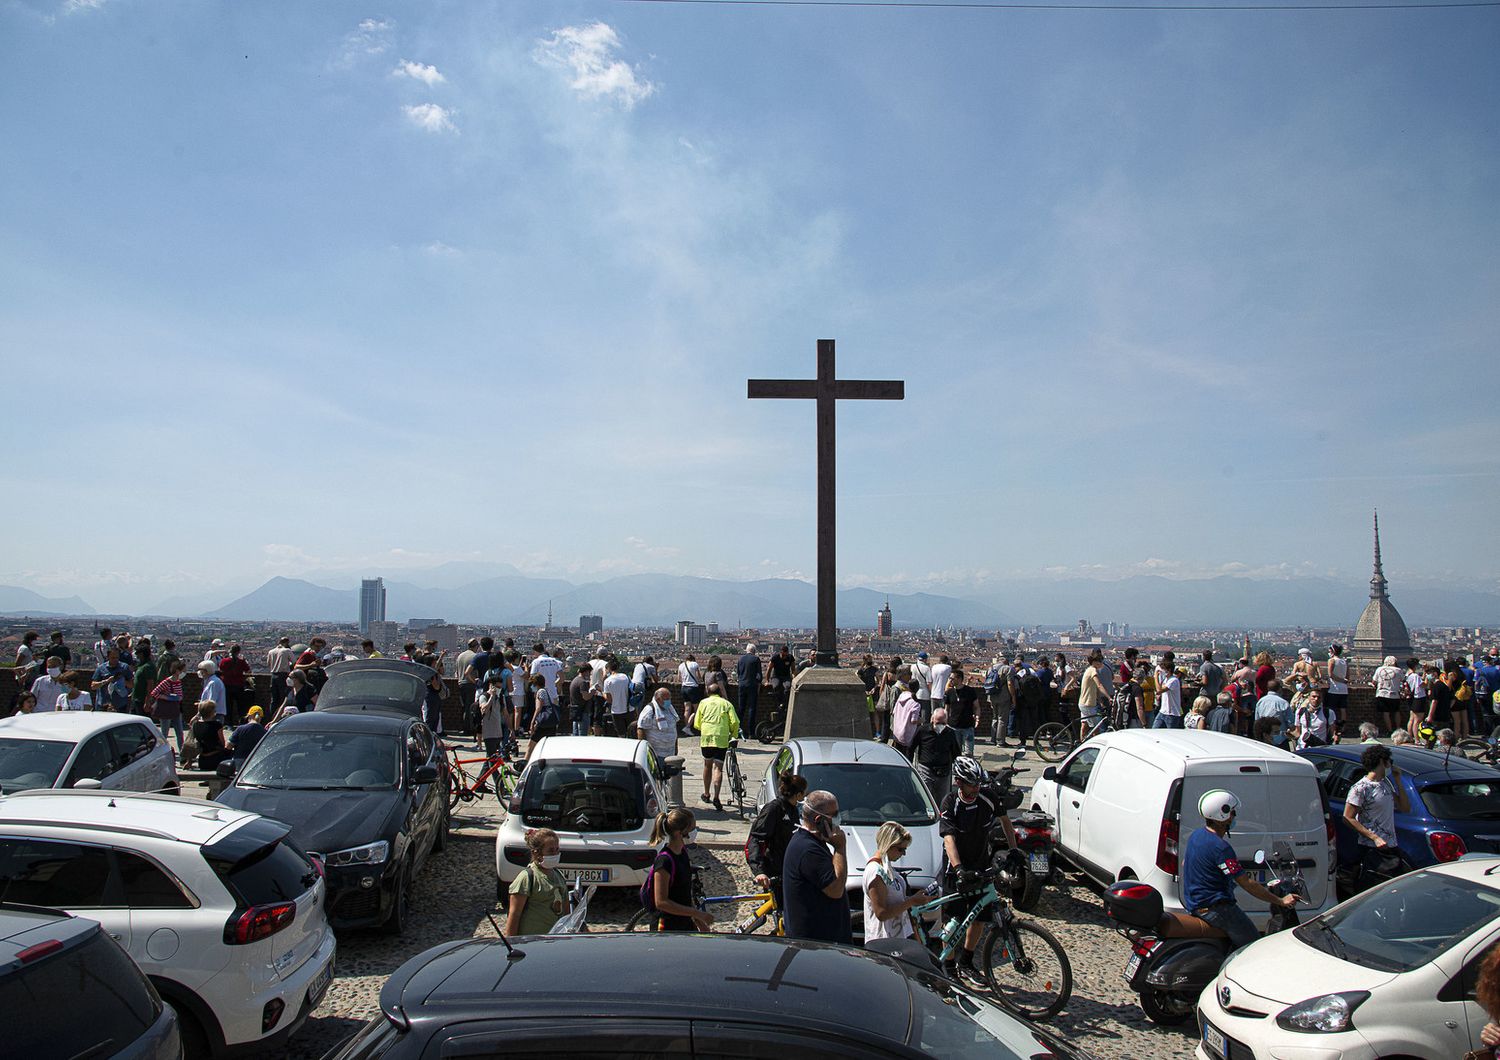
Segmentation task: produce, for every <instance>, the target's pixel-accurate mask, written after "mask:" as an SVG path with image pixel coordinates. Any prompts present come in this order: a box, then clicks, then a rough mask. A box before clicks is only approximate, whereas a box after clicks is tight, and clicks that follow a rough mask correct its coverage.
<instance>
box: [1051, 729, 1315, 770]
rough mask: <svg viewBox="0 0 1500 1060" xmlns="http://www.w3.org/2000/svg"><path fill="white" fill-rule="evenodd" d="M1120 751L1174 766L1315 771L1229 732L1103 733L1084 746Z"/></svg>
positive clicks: (1289, 755) (1297, 759)
mask: <svg viewBox="0 0 1500 1060" xmlns="http://www.w3.org/2000/svg"><path fill="white" fill-rule="evenodd" d="M1091 745H1102V746H1105V747H1120V748H1123V749H1125V750H1127V751H1129V752H1130V753H1131V754H1133V755H1136V756H1137V757H1139V758H1145V759H1148V760H1157V761H1161V760H1170V761H1173V762H1241V761H1245V760H1246V759H1249V760H1252V761H1262V762H1280V763H1289V764H1294V765H1303V766H1308V767H1311V765H1312V763H1311V762H1309V761H1308V760H1307V759H1305V758H1303V757H1301V756H1299V755H1296V754H1293V753H1292V752H1291V751H1283V750H1282V749H1281V748H1279V747H1273V746H1271V745H1270V744H1268V743H1260V742H1259V741H1256V740H1251V739H1248V738H1247V737H1244V736H1236V735H1234V734H1233V733H1229V732H1214V731H1212V730H1210V729H1125V730H1122V731H1118V732H1105V733H1100V734H1099V735H1098V736H1095V737H1093V738H1091V739H1090V740H1088V741H1087V742H1085V743H1084V744H1082V745H1081V746H1084V747H1088V746H1091Z"/></svg>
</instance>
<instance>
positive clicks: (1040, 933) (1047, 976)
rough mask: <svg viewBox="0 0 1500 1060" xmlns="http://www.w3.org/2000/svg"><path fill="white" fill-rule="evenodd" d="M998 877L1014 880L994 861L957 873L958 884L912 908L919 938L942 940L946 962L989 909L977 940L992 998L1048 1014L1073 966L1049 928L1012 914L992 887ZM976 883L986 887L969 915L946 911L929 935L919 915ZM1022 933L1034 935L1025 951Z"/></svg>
mask: <svg viewBox="0 0 1500 1060" xmlns="http://www.w3.org/2000/svg"><path fill="white" fill-rule="evenodd" d="M997 882H998V883H1000V884H1001V886H1003V887H1004V888H1005V889H1006V890H1007V891H1009V890H1010V889H1011V888H1012V886H1013V883H1012V880H1011V877H1010V874H1009V873H1008V872H1007V871H1006V870H1005V869H1004V868H1002V867H1000V866H998V865H996V866H993V867H991V868H989V869H985V870H983V871H981V872H963V873H960V874H959V889H958V890H956V891H954V892H953V893H951V894H945V895H942V896H941V897H939V898H936V899H934V900H933V901H931V902H928V903H926V904H924V905H919V906H917V907H915V908H914V909H912V910H911V918H912V923H913V925H914V926H915V929H916V933H917V938H918V939H919V940H920V941H921V942H922V943H923V945H925V946H927V947H928V948H929V949H932V948H937V947H939V946H940V949H939V953H938V958H939V960H940V961H941V962H942V963H943V964H945V965H946V964H947V963H948V962H949V961H952V960H953V959H954V958H955V957H957V955H958V950H959V947H960V946H961V945H962V943H963V939H964V936H965V934H967V932H968V930H969V927H970V925H972V924H973V923H975V922H976V921H977V920H978V919H979V918H980V916H981V915H983V914H984V911H985V910H986V909H989V910H990V912H989V914H988V915H989V918H990V926H989V930H988V931H986V932H985V935H984V939H983V941H982V942H981V943H980V952H979V954H978V955H977V961H976V967H978V968H979V969H980V970H981V971H982V972H983V973H984V978H985V981H986V982H987V983H988V984H989V987H990V991H991V992H992V993H993V994H994V995H995V1000H996V1001H998V1002H999V1003H1000V1004H1001V1005H1003V1006H1004V1007H1005V1008H1007V1009H1009V1010H1010V1011H1011V1012H1014V1013H1015V1014H1016V1015H1018V1016H1024V1017H1025V1018H1027V1019H1033V1020H1044V1019H1049V1018H1050V1017H1052V1016H1055V1015H1057V1014H1058V1013H1059V1012H1061V1011H1062V1009H1063V1006H1064V1005H1066V1004H1067V1003H1068V999H1069V998H1071V997H1072V996H1073V966H1072V965H1071V964H1070V963H1069V962H1068V955H1067V954H1066V953H1064V952H1063V948H1062V944H1061V943H1059V942H1058V941H1057V939H1056V937H1055V936H1054V935H1053V934H1052V932H1050V931H1048V930H1047V929H1046V928H1044V927H1042V926H1041V925H1040V924H1036V923H1033V922H1032V921H1030V920H1022V919H1021V918H1020V917H1018V916H1016V914H1015V911H1014V910H1013V909H1011V907H1010V905H1009V903H1007V902H1006V901H1005V900H1004V899H1002V898H1001V897H1000V892H999V891H998V890H996V887H995V885H996V883H997ZM978 883H983V884H984V889H983V890H982V891H979V892H978V900H977V901H975V902H974V905H973V908H971V909H970V910H969V912H968V915H967V916H965V917H964V918H963V919H962V920H959V919H958V918H957V917H950V918H949V919H948V921H947V923H945V924H944V925H943V926H942V928H941V929H940V930H939V931H938V932H937V934H936V935H933V933H932V932H930V931H929V930H928V928H927V925H926V923H925V922H924V921H923V916H924V914H927V913H937V914H938V915H939V917H941V915H942V912H941V911H942V908H943V906H945V905H948V904H950V903H952V902H956V901H958V900H959V899H961V898H972V897H974V894H975V886H974V885H975V884H978ZM1023 935H1029V936H1034V937H1035V938H1034V940H1033V943H1032V944H1031V945H1030V951H1029V952H1028V944H1027V943H1026V942H1025V941H1024V940H1023V938H1022V936H1023ZM997 948H998V951H999V952H998V954H997V952H996V950H997ZM997 962H998V963H997Z"/></svg>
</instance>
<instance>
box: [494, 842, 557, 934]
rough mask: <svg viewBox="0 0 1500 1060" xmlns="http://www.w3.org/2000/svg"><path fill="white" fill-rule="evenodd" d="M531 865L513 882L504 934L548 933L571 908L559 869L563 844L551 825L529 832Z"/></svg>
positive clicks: (528, 844) (527, 844) (527, 843)
mask: <svg viewBox="0 0 1500 1060" xmlns="http://www.w3.org/2000/svg"><path fill="white" fill-rule="evenodd" d="M526 846H527V847H528V848H529V849H530V851H531V864H529V865H527V866H526V868H524V869H523V870H521V874H520V875H519V876H517V877H516V878H515V880H514V881H513V882H512V883H511V885H510V912H508V913H507V914H506V916H505V934H506V935H507V936H514V935H545V934H546V933H547V932H549V931H551V930H552V925H553V924H555V923H557V921H558V918H559V917H561V916H562V915H563V914H564V913H566V912H567V911H568V883H567V881H566V880H564V879H563V875H562V873H560V872H558V871H557V866H558V863H559V862H561V861H562V845H561V844H560V843H559V842H558V840H557V833H556V832H554V831H553V830H552V829H550V828H533V829H532V830H531V831H529V832H527V833H526Z"/></svg>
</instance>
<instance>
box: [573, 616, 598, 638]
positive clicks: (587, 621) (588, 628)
mask: <svg viewBox="0 0 1500 1060" xmlns="http://www.w3.org/2000/svg"><path fill="white" fill-rule="evenodd" d="M602 632H604V616H603V615H579V616H578V635H579V636H580V637H587V636H588V635H589V634H590V633H602Z"/></svg>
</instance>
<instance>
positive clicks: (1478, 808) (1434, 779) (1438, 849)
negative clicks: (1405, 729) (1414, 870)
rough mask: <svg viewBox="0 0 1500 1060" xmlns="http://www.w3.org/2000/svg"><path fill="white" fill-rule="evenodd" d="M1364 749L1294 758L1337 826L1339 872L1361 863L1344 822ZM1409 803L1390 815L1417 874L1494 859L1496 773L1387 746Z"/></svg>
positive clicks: (1498, 830) (1312, 751)
mask: <svg viewBox="0 0 1500 1060" xmlns="http://www.w3.org/2000/svg"><path fill="white" fill-rule="evenodd" d="M1365 746H1366V745H1364V744H1357V743H1354V744H1333V745H1331V746H1328V747H1309V748H1307V749H1305V750H1302V751H1298V752H1297V753H1298V754H1300V755H1302V757H1304V758H1306V759H1308V760H1309V761H1311V762H1312V763H1313V764H1314V765H1315V766H1317V769H1318V776H1319V778H1320V779H1321V780H1322V782H1323V788H1324V790H1325V791H1327V792H1328V808H1329V810H1330V811H1332V813H1333V817H1334V819H1335V820H1336V821H1337V822H1338V847H1339V850H1338V859H1339V865H1340V866H1341V867H1346V868H1347V867H1352V866H1353V865H1354V863H1355V862H1357V861H1358V860H1359V846H1358V842H1359V836H1358V834H1357V833H1356V832H1355V831H1354V829H1352V828H1350V827H1349V826H1348V824H1346V823H1345V822H1344V796H1346V795H1347V794H1349V789H1350V788H1351V787H1353V786H1354V783H1355V781H1357V780H1359V779H1360V778H1361V777H1362V776H1364V775H1365V771H1364V769H1363V768H1362V767H1361V766H1360V764H1359V759H1360V755H1361V754H1362V753H1363V752H1364V749H1365ZM1390 750H1391V760H1392V761H1393V762H1395V764H1396V767H1397V768H1398V769H1400V770H1401V780H1400V782H1401V784H1402V785H1404V786H1405V788H1406V798H1407V801H1408V802H1409V803H1410V804H1411V810H1410V812H1409V813H1399V812H1398V813H1397V814H1396V841H1397V845H1398V846H1399V847H1400V848H1401V852H1402V853H1403V854H1405V855H1406V856H1407V857H1408V858H1410V859H1411V861H1412V863H1413V864H1414V865H1416V866H1417V867H1418V868H1421V867H1423V866H1426V865H1434V864H1437V863H1438V862H1442V861H1456V860H1457V859H1458V858H1461V857H1463V856H1464V855H1465V854H1473V853H1483V854H1496V853H1500V769H1495V768H1494V767H1493V766H1487V765H1482V764H1481V763H1479V762H1471V761H1469V760H1468V759H1467V758H1464V757H1463V756H1461V755H1457V754H1454V755H1451V756H1450V755H1443V754H1440V753H1438V752H1437V751H1428V750H1424V749H1422V748H1419V747H1404V746H1403V747H1392V748H1391V749H1390Z"/></svg>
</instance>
